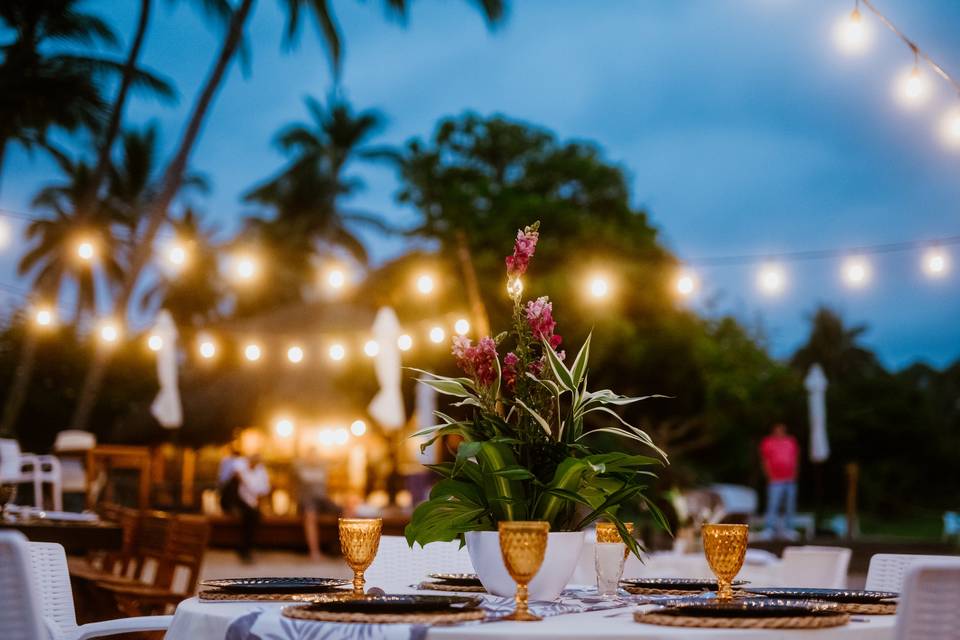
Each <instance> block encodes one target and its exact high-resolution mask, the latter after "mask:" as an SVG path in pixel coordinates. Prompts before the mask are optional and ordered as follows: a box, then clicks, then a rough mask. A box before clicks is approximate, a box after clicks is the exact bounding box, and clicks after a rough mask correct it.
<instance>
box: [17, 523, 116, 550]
mask: <svg viewBox="0 0 960 640" xmlns="http://www.w3.org/2000/svg"><path fill="white" fill-rule="evenodd" d="M3 530H13V531H19V532H20V533H22V534H23V535H24V536H25V537H26V538H27V540H30V541H31V542H56V543H57V544H61V545H63V548H64V550H65V551H66V552H67V553H68V554H83V553H86V552H88V551H91V550H103V551H116V550H118V549H120V548H122V547H123V527H121V526H120V524H119V523H116V522H110V521H107V520H98V521H96V522H64V521H56V520H49V519H42V518H38V519H29V520H0V531H3Z"/></svg>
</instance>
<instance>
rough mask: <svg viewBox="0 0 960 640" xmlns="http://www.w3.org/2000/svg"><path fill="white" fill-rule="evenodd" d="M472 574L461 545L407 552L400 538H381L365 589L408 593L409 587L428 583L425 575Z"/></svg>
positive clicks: (441, 544) (442, 544) (433, 545)
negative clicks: (425, 581) (424, 581)
mask: <svg viewBox="0 0 960 640" xmlns="http://www.w3.org/2000/svg"><path fill="white" fill-rule="evenodd" d="M435 572H442V573H474V570H473V565H472V564H471V563H470V555H469V554H468V553H467V548H466V547H464V548H463V549H461V548H460V543H459V542H457V541H454V542H431V543H430V544H428V545H427V546H425V547H421V546H420V545H416V546H415V547H414V548H412V549H411V548H410V546H409V545H408V544H407V540H406V538H404V537H403V536H383V537H381V538H380V548H379V549H378V550H377V557H376V558H375V559H374V561H373V564H371V565H370V568H369V569H367V571H366V576H365V577H366V579H367V587H368V588H369V587H380V588H381V589H383V590H385V591H387V592H404V591H410V586H411V585H416V584H418V583H419V582H421V581H423V580H425V579H427V574H429V573H435Z"/></svg>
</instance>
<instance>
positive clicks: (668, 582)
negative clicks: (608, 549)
mask: <svg viewBox="0 0 960 640" xmlns="http://www.w3.org/2000/svg"><path fill="white" fill-rule="evenodd" d="M620 584H621V585H623V586H625V587H633V588H635V589H670V590H672V591H716V590H717V581H716V580H710V579H708V578H629V579H627V580H621V581H620ZM744 584H747V581H746V580H734V581H733V586H735V587H738V586H740V585H744Z"/></svg>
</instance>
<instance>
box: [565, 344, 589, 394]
mask: <svg viewBox="0 0 960 640" xmlns="http://www.w3.org/2000/svg"><path fill="white" fill-rule="evenodd" d="M592 337H593V332H592V331H591V332H590V333H589V334H587V339H586V340H584V341H583V346H582V347H580V351H579V352H578V353H577V357H576V358H574V360H573V364H572V365H571V366H570V376H571V377H572V378H573V386H574V387H575V388H577V389H579V388H580V384H581V383H582V382H583V378H584V376H586V375H587V361H588V360H589V359H590V338H592Z"/></svg>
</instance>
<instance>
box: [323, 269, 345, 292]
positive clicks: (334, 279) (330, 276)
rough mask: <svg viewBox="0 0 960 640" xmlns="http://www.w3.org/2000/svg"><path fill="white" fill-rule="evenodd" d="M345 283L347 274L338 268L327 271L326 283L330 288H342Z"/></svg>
mask: <svg viewBox="0 0 960 640" xmlns="http://www.w3.org/2000/svg"><path fill="white" fill-rule="evenodd" d="M346 283H347V276H346V274H345V273H344V272H343V271H341V270H340V269H331V270H330V271H328V272H327V284H328V285H329V286H330V288H331V289H342V288H343V285H345V284H346Z"/></svg>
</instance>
